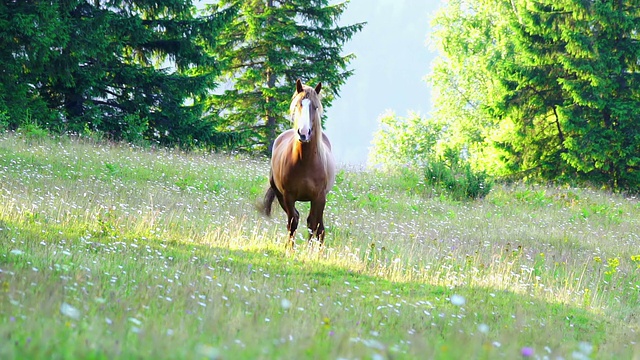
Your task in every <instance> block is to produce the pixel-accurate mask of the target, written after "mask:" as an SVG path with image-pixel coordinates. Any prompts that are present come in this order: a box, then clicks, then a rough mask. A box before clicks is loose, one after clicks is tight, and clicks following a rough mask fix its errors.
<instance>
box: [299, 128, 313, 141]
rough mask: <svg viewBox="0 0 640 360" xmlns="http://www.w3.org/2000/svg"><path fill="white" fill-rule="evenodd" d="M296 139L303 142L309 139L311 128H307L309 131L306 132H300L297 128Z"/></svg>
mask: <svg viewBox="0 0 640 360" xmlns="http://www.w3.org/2000/svg"><path fill="white" fill-rule="evenodd" d="M298 141H300V142H303V143H307V142H309V141H311V129H309V132H308V133H307V134H301V133H300V130H299V129H298Z"/></svg>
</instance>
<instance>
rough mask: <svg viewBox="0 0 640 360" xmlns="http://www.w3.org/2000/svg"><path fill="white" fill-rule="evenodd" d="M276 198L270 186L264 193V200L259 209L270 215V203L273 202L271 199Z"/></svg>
mask: <svg viewBox="0 0 640 360" xmlns="http://www.w3.org/2000/svg"><path fill="white" fill-rule="evenodd" d="M275 198H276V191H275V190H274V189H273V188H272V187H271V186H270V187H269V189H267V193H266V194H264V201H263V202H262V207H261V209H260V210H261V211H260V212H262V213H263V214H265V215H266V216H271V205H272V204H273V199H275Z"/></svg>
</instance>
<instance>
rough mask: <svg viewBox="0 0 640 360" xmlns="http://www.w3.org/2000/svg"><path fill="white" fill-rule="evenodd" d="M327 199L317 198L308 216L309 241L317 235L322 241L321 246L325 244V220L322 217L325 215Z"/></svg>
mask: <svg viewBox="0 0 640 360" xmlns="http://www.w3.org/2000/svg"><path fill="white" fill-rule="evenodd" d="M326 203H327V200H326V199H325V198H324V197H321V198H319V199H316V200H314V201H312V202H311V211H309V217H308V218H307V227H308V228H309V242H311V239H312V238H313V237H314V236H315V238H316V239H317V240H318V242H319V243H320V246H322V245H323V244H324V222H323V220H322V217H323V215H324V207H325V205H326Z"/></svg>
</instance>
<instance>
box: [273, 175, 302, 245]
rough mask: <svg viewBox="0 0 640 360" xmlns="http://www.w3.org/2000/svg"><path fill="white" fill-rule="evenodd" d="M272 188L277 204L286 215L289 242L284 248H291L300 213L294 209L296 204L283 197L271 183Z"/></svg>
mask: <svg viewBox="0 0 640 360" xmlns="http://www.w3.org/2000/svg"><path fill="white" fill-rule="evenodd" d="M272 187H273V189H274V190H275V193H276V199H278V203H280V207H281V208H282V210H284V212H285V213H286V214H287V230H288V231H289V241H288V242H287V244H286V245H285V247H289V246H291V248H293V245H294V241H293V237H294V235H295V233H296V229H297V228H298V221H299V219H300V213H299V212H298V210H297V209H296V206H295V205H296V202H295V201H292V200H291V199H289V198H288V197H285V196H284V195H283V194H282V193H281V192H280V191H278V189H277V188H276V187H275V185H274V184H273V183H272Z"/></svg>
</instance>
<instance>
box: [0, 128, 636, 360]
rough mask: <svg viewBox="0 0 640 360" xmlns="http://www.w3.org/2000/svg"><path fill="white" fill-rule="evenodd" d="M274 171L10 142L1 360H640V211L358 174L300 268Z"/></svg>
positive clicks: (0, 154) (540, 193)
mask: <svg viewBox="0 0 640 360" xmlns="http://www.w3.org/2000/svg"><path fill="white" fill-rule="evenodd" d="M268 171H269V168H268V162H267V159H266V158H256V157H248V156H245V155H241V154H211V153H198V152H191V153H184V152H181V151H178V150H170V149H153V148H144V147H137V146H133V145H127V144H112V143H106V142H101V141H93V140H91V139H72V138H68V137H57V138H50V137H46V136H30V135H29V134H28V133H27V134H16V133H4V134H2V135H0V358H1V359H131V358H136V359H142V358H144V359H147V358H148V359H304V358H313V359H496V358H505V359H521V358H531V359H640V201H639V200H638V198H636V197H633V196H625V195H623V194H613V193H611V192H607V191H604V190H593V189H587V188H573V187H559V186H555V187H554V186H546V185H545V186H543V185H523V184H511V185H507V184H498V185H496V186H494V188H493V190H492V192H491V193H490V194H489V195H488V196H487V197H485V198H484V199H481V200H475V201H454V200H451V199H450V198H448V197H447V196H446V195H444V194H440V193H436V192H434V191H433V189H430V188H429V187H428V186H426V185H425V184H424V183H423V182H422V181H421V179H420V176H419V175H416V174H412V173H411V172H409V171H404V172H401V173H399V174H395V175H392V174H380V173H377V172H374V171H364V170H362V169H351V168H342V169H341V170H340V171H339V173H338V176H337V181H336V186H335V188H334V190H333V192H332V193H331V194H330V197H329V200H328V205H327V209H326V211H325V214H326V215H325V224H326V225H327V237H326V246H325V247H324V248H323V249H322V250H319V249H318V247H317V246H313V245H311V246H309V245H308V244H307V243H306V241H305V239H306V236H303V235H304V231H299V234H298V236H299V239H298V240H297V246H296V249H295V251H287V250H286V249H285V241H286V240H287V239H286V224H285V223H286V217H285V215H284V213H283V212H282V211H281V210H280V209H279V208H276V206H277V204H274V214H275V215H274V217H273V218H272V219H268V218H265V217H263V216H261V215H260V214H259V213H258V212H257V211H256V202H257V201H259V200H261V198H262V196H263V194H264V191H265V190H266V187H267V175H268ZM298 207H299V209H301V217H303V218H306V213H307V211H308V206H305V204H302V205H299V206H298ZM303 213H304V214H303Z"/></svg>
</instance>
